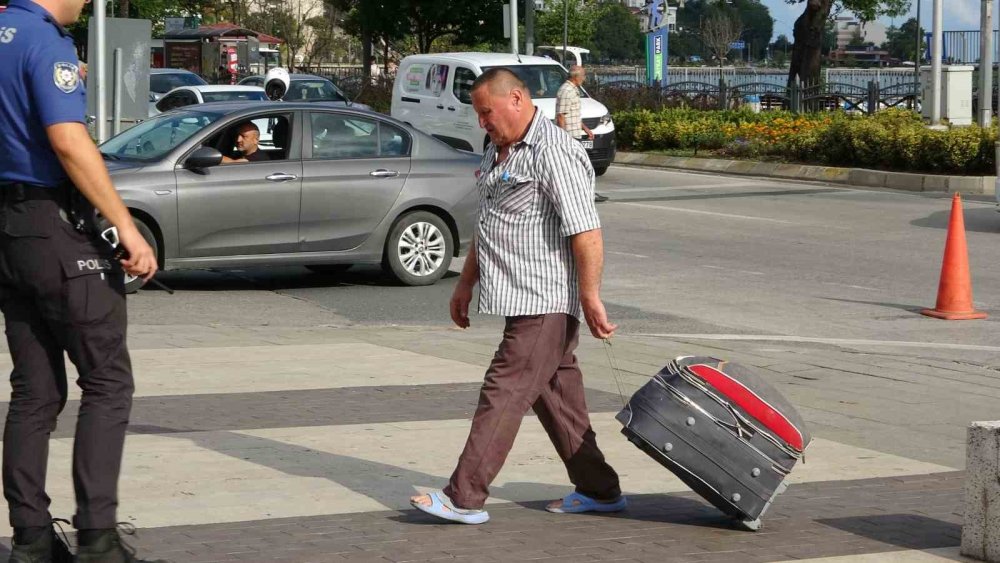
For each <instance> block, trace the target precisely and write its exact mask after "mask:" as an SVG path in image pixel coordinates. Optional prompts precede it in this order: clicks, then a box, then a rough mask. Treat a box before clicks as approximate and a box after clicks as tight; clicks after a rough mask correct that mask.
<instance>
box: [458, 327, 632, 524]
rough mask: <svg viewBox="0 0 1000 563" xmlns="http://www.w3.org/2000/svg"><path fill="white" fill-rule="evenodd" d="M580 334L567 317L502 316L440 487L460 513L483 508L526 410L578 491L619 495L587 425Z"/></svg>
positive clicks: (600, 495) (608, 497) (615, 477)
mask: <svg viewBox="0 0 1000 563" xmlns="http://www.w3.org/2000/svg"><path fill="white" fill-rule="evenodd" d="M579 336H580V322H579V321H578V320H577V319H576V318H574V317H572V316H570V315H565V314H548V315H536V316H527V317H507V324H506V327H505V328H504V333H503V341H502V342H501V343H500V347H499V349H498V350H497V353H496V355H495V356H494V357H493V362H492V363H491V364H490V367H489V369H488V370H487V371H486V379H485V381H484V383H483V387H482V390H481V391H480V393H479V406H478V407H477V408H476V414H475V416H473V418H472V429H471V430H470V431H469V438H468V440H467V441H466V443H465V450H464V451H463V452H462V455H461V457H459V458H458V467H456V468H455V472H454V473H453V474H452V476H451V480H450V481H449V483H448V486H447V487H445V489H444V493H445V494H446V495H448V496H449V497H450V498H451V500H452V501H453V502H454V503H455V504H456V505H457V506H458V507H461V508H467V509H479V508H482V507H483V505H484V504H485V502H486V498H487V497H488V496H489V486H490V483H491V482H492V481H493V479H494V478H495V477H496V476H497V473H499V472H500V468H501V467H503V464H504V461H505V460H506V459H507V454H508V453H509V452H510V449H511V447H512V446H513V445H514V438H515V437H516V436H517V431H518V429H519V428H520V426H521V419H522V418H523V417H524V415H525V414H526V413H527V412H528V409H529V408H531V409H533V410H534V411H535V414H536V415H537V416H538V420H539V421H540V422H541V423H542V426H543V427H544V428H545V431H546V432H547V433H548V435H549V439H551V440H552V443H553V445H555V447H556V451H557V452H559V457H560V458H562V460H563V463H564V464H565V465H566V471H567V472H568V473H569V479H570V481H571V482H572V483H573V485H574V486H575V487H576V491H577V492H579V493H580V494H583V495H586V496H588V497H591V498H595V499H598V500H613V499H615V498H617V497H618V496H619V495H621V489H620V488H619V484H618V474H617V473H615V470H614V469H612V468H611V466H610V465H608V464H607V462H605V461H604V454H602V453H601V450H600V449H599V448H598V447H597V438H596V434H594V430H593V429H592V428H591V426H590V417H589V415H588V414H587V403H586V400H585V398H584V393H583V374H582V373H580V367H579V366H578V365H577V361H576V356H575V355H574V353H573V352H574V350H576V346H577V342H578V341H579Z"/></svg>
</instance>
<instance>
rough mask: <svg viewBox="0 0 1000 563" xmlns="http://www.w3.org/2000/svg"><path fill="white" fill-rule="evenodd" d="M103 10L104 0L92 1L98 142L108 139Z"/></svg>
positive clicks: (106, 69)
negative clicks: (95, 37) (95, 38)
mask: <svg viewBox="0 0 1000 563" xmlns="http://www.w3.org/2000/svg"><path fill="white" fill-rule="evenodd" d="M105 10H106V6H105V4H104V0H97V2H94V16H93V17H94V33H96V34H97V41H95V42H94V47H95V50H96V51H97V52H96V53H91V54H90V58H91V60H92V61H95V62H96V63H97V64H95V65H94V67H95V68H94V84H96V85H97V88H96V90H97V92H96V95H97V116H96V117H97V128H96V131H94V132H95V133H96V134H97V143H98V144H101V143H103V142H104V141H107V140H108V101H107V98H106V97H105V95H104V87H105V86H106V85H107V84H108V62H107V58H106V57H105V55H106V53H105V52H104V51H105V49H106V48H107V47H106V46H107V41H106V37H107V35H106V33H105V28H106V25H107V17H106V12H105Z"/></svg>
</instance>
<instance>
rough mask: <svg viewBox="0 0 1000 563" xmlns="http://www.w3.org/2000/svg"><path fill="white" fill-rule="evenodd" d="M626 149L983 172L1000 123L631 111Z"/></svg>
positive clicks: (990, 162)
mask: <svg viewBox="0 0 1000 563" xmlns="http://www.w3.org/2000/svg"><path fill="white" fill-rule="evenodd" d="M614 120H615V127H616V130H617V135H618V144H619V146H621V147H622V148H624V149H631V150H640V151H651V150H694V151H695V152H697V151H699V150H703V151H715V152H716V154H719V155H722V156H731V157H736V158H771V159H782V160H789V161H796V162H804V163H814V164H827V165H832V166H848V167H861V168H879V169H890V170H900V171H913V172H938V173H948V174H970V175H982V174H992V173H993V170H994V166H995V164H994V162H995V152H994V148H993V147H994V146H995V144H996V141H997V129H996V127H995V126H994V127H992V128H990V129H982V128H980V127H977V126H971V127H956V128H951V129H948V130H945V131H933V130H930V129H927V128H926V127H925V126H924V124H923V122H922V121H921V119H920V116H919V115H917V114H915V113H913V112H910V111H906V110H887V111H883V112H879V113H877V114H876V115H874V116H861V115H848V114H845V113H836V112H824V113H815V114H792V113H788V112H780V111H775V112H763V113H753V112H752V111H749V110H731V111H701V110H693V109H663V110H660V111H655V112H654V111H650V110H628V111H620V112H616V113H615V114H614Z"/></svg>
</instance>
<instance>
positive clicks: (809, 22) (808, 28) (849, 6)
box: [786, 0, 910, 85]
mask: <svg viewBox="0 0 1000 563" xmlns="http://www.w3.org/2000/svg"><path fill="white" fill-rule="evenodd" d="M786 2H788V3H789V4H805V11H804V12H803V13H802V15H801V16H799V17H798V19H796V20H795V27H794V30H795V33H794V36H795V49H794V51H793V53H792V64H791V67H790V68H789V70H788V83H789V84H790V85H791V84H794V83H795V81H796V80H802V81H804V82H811V83H815V82H819V79H820V72H821V70H822V62H823V39H824V35H825V30H826V26H827V23H828V22H829V20H830V13H831V10H832V9H833V8H834V7H835V5H836V7H837V9H838V11H840V10H845V11H849V12H853V13H854V14H855V15H856V16H857V17H858V19H860V20H861V21H874V20H875V19H876V18H878V17H879V16H892V17H895V16H901V15H903V14H905V13H906V12H907V11H908V10H909V8H910V2H909V0H786Z"/></svg>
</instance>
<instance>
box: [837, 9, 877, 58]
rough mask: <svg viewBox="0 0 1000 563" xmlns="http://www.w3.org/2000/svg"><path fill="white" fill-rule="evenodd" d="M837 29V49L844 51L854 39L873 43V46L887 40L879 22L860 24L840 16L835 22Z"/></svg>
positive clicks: (850, 18)
mask: <svg viewBox="0 0 1000 563" xmlns="http://www.w3.org/2000/svg"><path fill="white" fill-rule="evenodd" d="M835 23H836V29H837V49H839V50H843V49H846V48H847V46H848V45H850V44H851V41H853V40H854V38H855V37H859V36H860V37H861V40H862V41H863V42H864V43H865V44H867V43H874V44H875V45H881V44H883V43H885V42H886V41H887V40H888V38H889V35H888V32H887V31H886V28H885V26H884V25H882V23H881V22H877V21H872V22H864V23H862V22H860V21H858V20H856V19H854V18H852V17H850V16H842V17H839V18H837V20H836V22H835Z"/></svg>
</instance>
